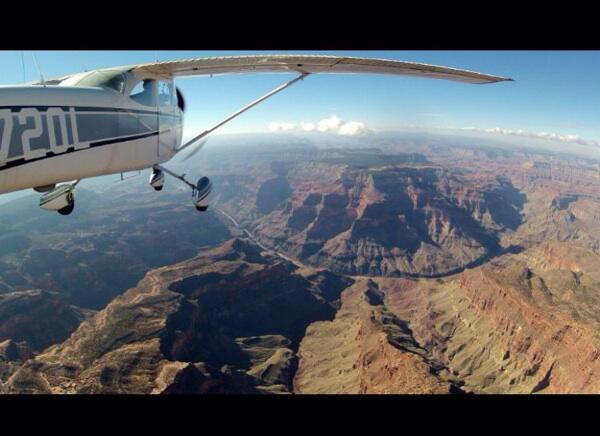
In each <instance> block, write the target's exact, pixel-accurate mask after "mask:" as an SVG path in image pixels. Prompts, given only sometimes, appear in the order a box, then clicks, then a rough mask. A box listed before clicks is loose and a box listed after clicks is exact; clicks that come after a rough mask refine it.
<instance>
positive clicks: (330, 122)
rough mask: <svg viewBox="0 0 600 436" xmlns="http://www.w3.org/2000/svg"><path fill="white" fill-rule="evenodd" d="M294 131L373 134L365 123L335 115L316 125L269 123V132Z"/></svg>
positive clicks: (349, 134) (346, 134)
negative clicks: (346, 119) (345, 119)
mask: <svg viewBox="0 0 600 436" xmlns="http://www.w3.org/2000/svg"><path fill="white" fill-rule="evenodd" d="M294 129H301V130H303V131H305V132H313V131H315V130H318V131H319V132H322V133H334V134H338V135H343V136H360V135H365V134H369V133H373V130H371V129H369V128H367V126H366V125H365V123H363V122H361V121H348V122H346V121H344V120H342V119H341V118H340V117H338V116H337V115H332V116H330V117H329V118H324V119H322V120H320V121H317V122H316V123H312V122H302V123H300V125H299V126H296V125H295V124H292V123H287V122H272V123H269V130H270V131H271V132H285V131H289V130H294Z"/></svg>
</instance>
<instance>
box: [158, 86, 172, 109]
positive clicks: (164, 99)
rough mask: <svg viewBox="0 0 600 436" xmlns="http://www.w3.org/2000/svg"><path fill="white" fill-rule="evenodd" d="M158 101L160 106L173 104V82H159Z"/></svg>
mask: <svg viewBox="0 0 600 436" xmlns="http://www.w3.org/2000/svg"><path fill="white" fill-rule="evenodd" d="M158 101H159V104H160V105H161V106H171V105H172V104H173V84H172V83H171V82H159V85H158Z"/></svg>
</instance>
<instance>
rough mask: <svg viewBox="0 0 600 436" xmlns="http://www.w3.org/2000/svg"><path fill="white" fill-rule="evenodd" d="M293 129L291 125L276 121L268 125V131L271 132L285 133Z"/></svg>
mask: <svg viewBox="0 0 600 436" xmlns="http://www.w3.org/2000/svg"><path fill="white" fill-rule="evenodd" d="M294 127H295V126H294V125H293V124H292V123H279V122H276V121H273V122H271V123H269V130H270V131H271V132H286V131H288V130H292V129H293V128H294Z"/></svg>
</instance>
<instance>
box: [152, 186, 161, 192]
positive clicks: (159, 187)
mask: <svg viewBox="0 0 600 436" xmlns="http://www.w3.org/2000/svg"><path fill="white" fill-rule="evenodd" d="M162 189H163V187H162V186H154V190H155V191H162Z"/></svg>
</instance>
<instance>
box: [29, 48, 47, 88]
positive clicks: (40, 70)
mask: <svg viewBox="0 0 600 436" xmlns="http://www.w3.org/2000/svg"><path fill="white" fill-rule="evenodd" d="M31 55H32V56H33V63H34V64H35V68H36V69H37V70H38V73H39V75H40V82H41V83H42V85H43V86H44V88H45V87H46V81H45V80H44V75H43V74H42V69H41V68H40V64H38V61H37V56H36V55H35V52H32V53H31Z"/></svg>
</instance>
